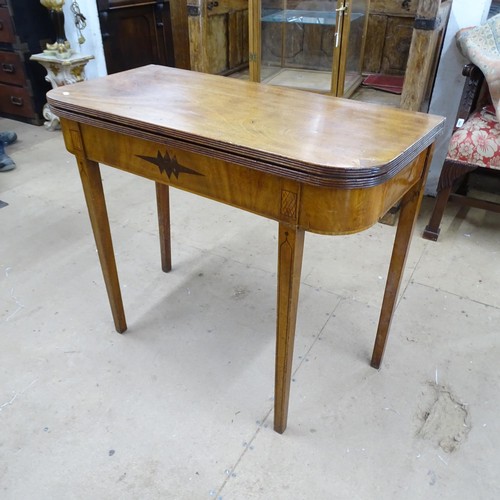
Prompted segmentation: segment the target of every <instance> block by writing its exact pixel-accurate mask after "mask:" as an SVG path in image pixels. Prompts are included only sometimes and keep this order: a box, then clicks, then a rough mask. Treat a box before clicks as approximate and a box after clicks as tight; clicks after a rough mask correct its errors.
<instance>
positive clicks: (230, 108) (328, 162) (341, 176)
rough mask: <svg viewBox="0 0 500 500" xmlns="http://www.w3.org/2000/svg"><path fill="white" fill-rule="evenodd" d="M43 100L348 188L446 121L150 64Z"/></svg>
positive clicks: (396, 165) (384, 172)
mask: <svg viewBox="0 0 500 500" xmlns="http://www.w3.org/2000/svg"><path fill="white" fill-rule="evenodd" d="M47 97H48V102H49V104H50V106H51V108H52V111H53V112H54V113H56V114H57V115H58V116H61V117H64V118H68V119H72V120H76V121H78V122H80V123H88V124H91V125H92V124H96V125H98V126H99V127H101V128H107V129H109V130H117V131H118V130H121V131H124V129H126V132H127V134H129V135H131V136H136V137H143V138H148V137H149V138H150V139H151V138H154V140H156V141H158V140H161V139H162V138H164V139H171V140H177V141H182V142H183V143H188V144H189V143H192V144H193V151H195V150H196V148H198V149H200V148H201V149H202V148H203V147H207V148H210V149H211V150H212V151H213V154H215V155H216V154H217V151H220V152H223V153H224V155H226V157H227V159H228V160H231V161H234V162H235V163H239V164H242V165H244V166H247V167H250V168H256V169H260V170H266V169H267V168H271V169H274V173H279V174H280V175H283V176H285V177H289V178H297V179H298V180H300V181H301V182H308V180H307V178H308V177H309V178H310V181H309V182H310V183H311V184H315V185H325V186H332V185H338V186H339V187H343V188H349V187H368V186H374V185H377V184H380V183H382V182H385V181H386V180H387V178H388V176H393V175H395V174H396V173H397V172H399V171H400V170H401V169H402V168H403V167H405V166H406V165H407V164H408V163H409V162H410V161H412V160H413V159H414V158H416V157H417V156H418V154H419V153H420V152H421V151H422V150H423V149H425V148H426V147H427V146H429V145H430V144H431V143H432V142H433V140H434V138H435V137H436V135H437V134H438V133H439V132H440V131H441V130H442V127H443V122H444V119H443V118H441V117H436V116H432V115H427V114H416V113H411V112H407V111H404V110H400V109H392V108H387V107H383V106H378V105H372V104H368V103H361V102H355V101H349V100H345V99H339V98H334V97H331V96H323V95H318V94H314V93H308V92H303V91H298V90H293V89H283V88H278V87H273V86H268V85H262V84H257V83H254V82H245V81H241V80H236V79H232V78H224V77H220V76H215V75H207V74H202V73H197V72H191V71H186V70H180V69H175V68H168V67H163V66H154V65H151V66H144V67H142V68H137V69H133V70H130V71H125V72H122V73H118V74H115V75H110V76H107V77H105V78H101V79H97V80H90V81H85V82H81V83H77V84H75V85H72V86H71V87H68V86H65V87H59V88H57V89H54V90H51V91H50V92H49V93H48V96H47ZM148 134H149V135H148ZM194 143H196V146H194ZM188 149H189V148H188ZM303 174H306V175H305V176H304V175H303Z"/></svg>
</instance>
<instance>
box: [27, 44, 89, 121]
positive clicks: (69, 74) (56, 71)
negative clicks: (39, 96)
mask: <svg viewBox="0 0 500 500" xmlns="http://www.w3.org/2000/svg"><path fill="white" fill-rule="evenodd" d="M30 59H31V60H33V61H37V62H39V63H40V64H41V65H42V66H43V67H44V68H45V69H46V70H47V76H46V77H45V79H46V80H47V81H48V82H50V84H51V85H52V88H54V89H55V88H56V87H62V86H63V85H70V84H72V83H76V82H81V81H83V80H85V65H86V64H87V63H88V62H89V61H90V60H91V59H94V56H82V55H76V54H75V55H72V56H70V57H68V58H66V59H61V58H59V57H57V56H55V55H49V54H45V53H42V54H34V55H32V56H31V58H30ZM43 117H44V118H45V119H46V120H47V121H46V122H45V123H44V125H45V127H46V128H47V129H48V130H56V129H58V128H59V118H58V117H57V116H56V115H54V113H52V111H50V108H49V107H48V105H47V104H46V105H45V106H44V107H43Z"/></svg>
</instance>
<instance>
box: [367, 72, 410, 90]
mask: <svg viewBox="0 0 500 500" xmlns="http://www.w3.org/2000/svg"><path fill="white" fill-rule="evenodd" d="M403 81H404V76H399V75H368V76H367V77H366V78H365V79H364V80H363V84H362V85H363V87H368V88H371V89H376V90H383V91H384V92H390V93H391V94H401V92H402V90H403Z"/></svg>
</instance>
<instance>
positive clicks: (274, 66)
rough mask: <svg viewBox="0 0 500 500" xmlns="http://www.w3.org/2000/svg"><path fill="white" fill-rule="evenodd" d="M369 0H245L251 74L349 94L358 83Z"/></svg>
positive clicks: (276, 82) (258, 78) (253, 77)
mask: <svg viewBox="0 0 500 500" xmlns="http://www.w3.org/2000/svg"><path fill="white" fill-rule="evenodd" d="M368 8H369V0H250V2H249V30H250V33H249V39H250V62H249V65H250V79H251V80H253V81H257V82H263V83H268V84H271V85H280V86H285V87H294V88H298V89H303V90H309V91H315V92H321V93H328V94H333V95H336V96H344V97H349V96H350V95H351V94H352V93H353V92H354V90H356V88H357V86H358V85H359V84H360V83H361V81H362V77H361V68H362V63H363V61H362V56H363V51H364V41H365V37H366V27H367V22H368Z"/></svg>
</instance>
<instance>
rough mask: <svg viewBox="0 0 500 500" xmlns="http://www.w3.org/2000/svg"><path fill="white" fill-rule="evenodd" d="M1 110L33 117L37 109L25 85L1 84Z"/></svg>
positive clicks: (10, 113)
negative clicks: (34, 107)
mask: <svg viewBox="0 0 500 500" xmlns="http://www.w3.org/2000/svg"><path fill="white" fill-rule="evenodd" d="M0 112H1V113H6V114H9V115H18V116H25V117H26V118H33V117H34V116H35V111H34V109H33V101H32V99H31V96H30V95H29V93H28V90H27V89H25V88H23V87H14V86H13V85H3V84H0Z"/></svg>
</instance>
